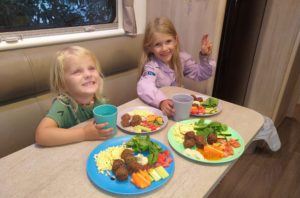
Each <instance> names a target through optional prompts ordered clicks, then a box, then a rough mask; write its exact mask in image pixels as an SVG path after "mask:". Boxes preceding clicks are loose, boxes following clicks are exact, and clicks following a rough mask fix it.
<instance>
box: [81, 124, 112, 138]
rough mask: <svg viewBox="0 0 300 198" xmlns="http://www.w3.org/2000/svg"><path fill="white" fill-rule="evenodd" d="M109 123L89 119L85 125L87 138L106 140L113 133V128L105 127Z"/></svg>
mask: <svg viewBox="0 0 300 198" xmlns="http://www.w3.org/2000/svg"><path fill="white" fill-rule="evenodd" d="M107 125H108V123H107V122H105V123H100V124H96V123H95V121H89V122H88V124H87V125H86V126H84V131H85V140H106V139H108V138H110V137H111V136H112V135H113V134H114V131H113V128H108V129H104V128H105V127H106V126H107Z"/></svg>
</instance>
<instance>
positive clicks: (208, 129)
mask: <svg viewBox="0 0 300 198" xmlns="http://www.w3.org/2000/svg"><path fill="white" fill-rule="evenodd" d="M227 129H228V126H227V125H226V124H222V123H220V122H216V121H215V122H211V123H208V124H206V123H205V120H204V119H202V118H201V119H199V120H198V121H197V122H195V125H194V130H195V131H196V133H197V135H202V136H204V137H205V138H207V136H208V135H209V134H210V133H215V134H216V135H218V134H220V133H222V132H225V131H227Z"/></svg>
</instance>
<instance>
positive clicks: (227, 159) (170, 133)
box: [168, 119, 245, 164]
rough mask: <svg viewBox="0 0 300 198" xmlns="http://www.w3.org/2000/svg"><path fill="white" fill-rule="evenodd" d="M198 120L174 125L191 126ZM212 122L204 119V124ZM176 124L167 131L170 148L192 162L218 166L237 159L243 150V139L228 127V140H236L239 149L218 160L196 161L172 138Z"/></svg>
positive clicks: (196, 159)
mask: <svg viewBox="0 0 300 198" xmlns="http://www.w3.org/2000/svg"><path fill="white" fill-rule="evenodd" d="M198 120H199V119H190V120H184V121H181V122H177V123H176V124H183V125H184V124H193V123H195V122H197V121H198ZM210 122H212V120H208V119H205V123H210ZM176 124H174V125H173V126H172V127H171V128H170V129H169V131H168V140H169V143H170V145H171V146H172V148H173V149H174V150H175V151H177V152H178V153H179V154H180V155H182V156H184V157H186V158H188V159H191V160H194V161H198V162H203V163H209V164H220V163H225V162H230V161H233V160H235V159H237V158H239V157H240V156H241V155H242V154H243V152H244V149H245V144H244V140H243V138H242V137H241V136H240V135H239V133H238V132H237V131H235V130H234V129H232V128H230V127H228V130H227V131H229V132H230V133H231V137H230V138H235V139H238V142H239V143H240V144H241V146H240V147H239V148H234V149H233V150H234V154H233V155H231V156H228V157H225V158H222V159H219V160H207V159H198V158H193V157H191V156H189V155H187V154H185V153H184V150H185V148H184V147H183V144H182V143H179V142H177V141H176V139H175V137H174V132H175V127H176Z"/></svg>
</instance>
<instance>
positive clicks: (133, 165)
mask: <svg viewBox="0 0 300 198" xmlns="http://www.w3.org/2000/svg"><path fill="white" fill-rule="evenodd" d="M127 168H128V170H129V172H138V171H139V170H142V169H143V168H144V166H143V165H141V164H139V163H138V162H137V161H130V162H129V163H128V164H127Z"/></svg>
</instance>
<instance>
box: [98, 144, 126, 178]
mask: <svg viewBox="0 0 300 198" xmlns="http://www.w3.org/2000/svg"><path fill="white" fill-rule="evenodd" d="M124 149H126V145H125V144H122V145H120V146H112V147H108V148H107V149H105V150H103V151H100V152H99V153H98V154H95V155H94V159H95V161H96V165H97V169H98V171H99V173H104V171H106V170H111V169H112V164H113V161H114V160H115V159H121V154H122V152H123V151H124Z"/></svg>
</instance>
